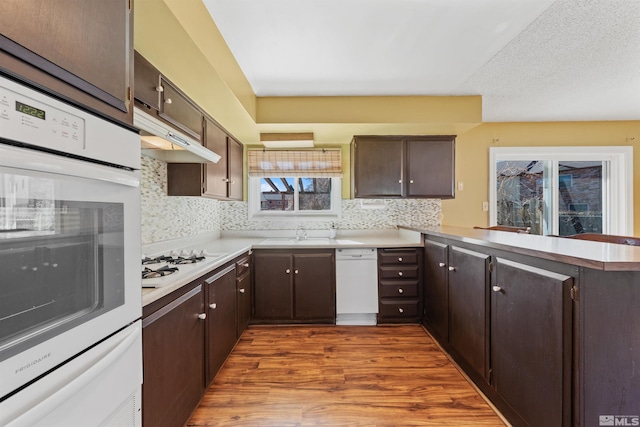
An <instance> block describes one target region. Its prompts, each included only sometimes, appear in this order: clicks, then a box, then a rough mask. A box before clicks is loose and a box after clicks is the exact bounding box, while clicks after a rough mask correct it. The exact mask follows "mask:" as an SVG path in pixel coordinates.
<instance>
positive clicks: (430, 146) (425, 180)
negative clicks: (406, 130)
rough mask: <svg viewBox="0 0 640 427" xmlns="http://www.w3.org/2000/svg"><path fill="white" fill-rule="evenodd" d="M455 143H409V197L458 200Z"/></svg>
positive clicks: (412, 140)
mask: <svg viewBox="0 0 640 427" xmlns="http://www.w3.org/2000/svg"><path fill="white" fill-rule="evenodd" d="M454 153H455V140H454V139H453V138H450V139H442V140H437V139H436V140H433V139H425V140H421V139H415V140H414V139H410V140H409V141H407V165H408V167H407V181H408V182H407V193H406V196H407V197H430V198H439V199H450V198H453V197H454V196H455V193H454V180H455V170H454V166H455V158H454Z"/></svg>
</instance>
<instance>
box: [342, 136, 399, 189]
mask: <svg viewBox="0 0 640 427" xmlns="http://www.w3.org/2000/svg"><path fill="white" fill-rule="evenodd" d="M403 154H404V151H403V141H402V140H401V139H384V138H373V137H367V138H364V137H357V138H355V141H354V143H353V151H352V162H353V168H352V169H353V195H354V197H363V198H367V197H402V196H403V184H402V177H403V161H404V156H403Z"/></svg>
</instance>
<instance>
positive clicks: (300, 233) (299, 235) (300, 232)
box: [296, 225, 307, 240]
mask: <svg viewBox="0 0 640 427" xmlns="http://www.w3.org/2000/svg"><path fill="white" fill-rule="evenodd" d="M296 240H307V230H305V229H304V226H302V225H299V226H298V228H297V229H296Z"/></svg>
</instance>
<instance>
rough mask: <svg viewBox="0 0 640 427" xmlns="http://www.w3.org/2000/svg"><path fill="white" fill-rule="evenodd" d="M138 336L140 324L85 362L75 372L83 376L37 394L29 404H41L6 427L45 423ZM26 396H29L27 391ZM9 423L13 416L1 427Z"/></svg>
mask: <svg viewBox="0 0 640 427" xmlns="http://www.w3.org/2000/svg"><path fill="white" fill-rule="evenodd" d="M139 336H140V324H139V323H138V324H135V325H133V326H132V327H131V330H130V331H128V333H127V335H125V336H122V337H120V339H119V341H116V342H114V343H112V344H111V345H110V346H107V347H105V348H103V349H101V351H100V352H98V353H96V354H93V355H92V356H91V357H89V358H87V359H85V360H83V363H82V365H81V366H77V367H76V368H75V370H76V371H79V372H80V373H79V374H78V375H76V376H75V378H73V379H69V378H68V376H67V375H64V376H63V378H61V379H60V380H59V381H58V382H50V383H49V384H47V387H46V388H45V389H44V390H42V392H41V393H38V394H39V395H38V396H31V397H30V401H31V402H32V403H33V402H39V403H37V404H36V405H34V406H33V407H30V408H28V410H27V411H25V412H24V413H22V414H20V415H18V416H17V417H16V418H14V419H12V420H11V421H10V422H9V423H8V424H6V426H7V427H10V426H16V427H17V426H25V425H33V424H35V423H37V422H38V421H42V419H43V418H44V417H46V416H47V414H49V413H50V412H51V411H52V410H54V409H55V408H57V407H58V406H60V405H61V404H62V403H64V402H65V401H66V400H67V399H69V397H70V396H73V395H74V394H76V393H78V392H79V391H80V390H82V389H83V388H84V387H85V386H87V385H88V384H89V383H91V382H92V381H93V380H95V379H96V378H97V377H98V376H99V375H100V374H102V373H103V372H104V371H105V370H107V369H108V368H109V367H110V366H111V365H112V364H113V363H114V362H115V361H116V360H118V359H119V358H120V357H122V356H123V355H124V354H125V353H126V352H127V350H129V348H131V346H132V345H134V344H135V343H136V342H137V339H138V337H139ZM54 372H55V371H54ZM43 380H46V377H45V378H44V379H43ZM41 381H42V380H41ZM26 392H27V393H29V391H28V390H27V391H26ZM20 409H22V410H24V409H27V408H25V407H23V408H20ZM7 415H8V414H7ZM14 416H15V414H14ZM8 419H11V415H9V417H7V418H4V417H2V418H0V424H1V422H2V421H3V420H5V421H6V420H8Z"/></svg>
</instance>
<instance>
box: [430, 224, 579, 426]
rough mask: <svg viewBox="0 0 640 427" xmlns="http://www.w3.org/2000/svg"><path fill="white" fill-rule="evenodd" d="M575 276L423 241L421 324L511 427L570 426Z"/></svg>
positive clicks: (549, 265) (560, 267)
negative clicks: (423, 294) (538, 426)
mask: <svg viewBox="0 0 640 427" xmlns="http://www.w3.org/2000/svg"><path fill="white" fill-rule="evenodd" d="M578 277H579V271H578V268H577V267H575V266H572V265H569V264H563V263H559V262H554V261H548V260H541V259H538V258H535V257H530V256H524V255H519V254H514V253H511V252H508V251H505V250H501V249H494V248H488V247H485V246H478V245H473V244H468V243H465V242H461V241H459V240H452V239H451V240H450V239H445V238H441V237H435V236H429V235H427V236H425V315H424V322H425V325H426V327H427V329H428V330H429V331H430V332H431V333H432V335H433V336H434V338H436V339H437V340H438V341H439V342H440V344H441V345H442V346H443V347H444V348H445V349H446V350H447V351H448V352H449V353H450V354H451V356H453V358H454V359H455V360H456V362H457V363H458V364H459V365H460V366H461V367H462V369H463V370H464V371H465V372H466V373H467V374H468V375H469V377H470V378H471V379H472V380H473V381H474V382H475V383H476V385H478V387H479V388H480V389H481V390H482V391H483V392H484V393H485V394H486V395H487V396H488V397H489V398H490V399H491V400H492V401H493V403H494V404H495V405H496V407H498V409H500V410H501V411H502V412H503V414H504V415H505V416H506V417H507V418H508V419H509V420H510V421H511V422H512V423H513V424H514V425H531V426H536V425H544V426H569V425H571V419H572V418H571V417H572V412H571V411H572V405H571V387H572V385H571V375H572V374H571V362H572V343H573V335H572V319H573V318H572V316H573V303H574V301H573V300H572V295H573V293H574V292H575V289H574V286H575V285H576V283H577V278H578ZM586 425H589V423H587V424H586Z"/></svg>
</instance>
